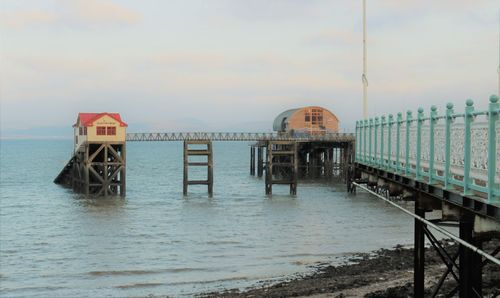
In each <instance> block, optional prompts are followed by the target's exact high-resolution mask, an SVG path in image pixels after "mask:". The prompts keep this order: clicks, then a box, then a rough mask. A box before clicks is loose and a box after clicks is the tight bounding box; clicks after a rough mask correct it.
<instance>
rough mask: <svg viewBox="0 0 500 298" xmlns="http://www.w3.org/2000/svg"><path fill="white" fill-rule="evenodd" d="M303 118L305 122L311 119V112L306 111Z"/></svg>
mask: <svg viewBox="0 0 500 298" xmlns="http://www.w3.org/2000/svg"><path fill="white" fill-rule="evenodd" d="M305 120H306V122H310V121H311V113H309V112H306V116H305Z"/></svg>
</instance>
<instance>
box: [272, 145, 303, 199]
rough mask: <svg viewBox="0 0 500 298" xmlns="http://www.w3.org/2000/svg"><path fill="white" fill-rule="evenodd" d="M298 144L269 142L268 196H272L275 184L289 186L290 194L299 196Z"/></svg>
mask: <svg viewBox="0 0 500 298" xmlns="http://www.w3.org/2000/svg"><path fill="white" fill-rule="evenodd" d="M297 172H298V162H297V143H296V142H294V141H269V143H268V145H267V168H266V194H267V195H272V193H273V184H289V185H290V194H291V195H296V194H297Z"/></svg>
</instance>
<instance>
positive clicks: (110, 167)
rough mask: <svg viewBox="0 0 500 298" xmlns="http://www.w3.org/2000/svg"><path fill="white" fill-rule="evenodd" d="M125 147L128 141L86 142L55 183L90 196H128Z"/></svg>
mask: <svg viewBox="0 0 500 298" xmlns="http://www.w3.org/2000/svg"><path fill="white" fill-rule="evenodd" d="M125 147H126V146H125V142H103V143H100V142H87V143H84V144H82V145H81V146H80V148H78V150H77V151H76V152H75V153H74V155H73V157H72V158H71V159H70V161H69V162H68V163H67V165H66V166H65V167H64V169H63V170H62V171H61V173H60V174H59V175H58V176H57V177H56V179H55V180H54V183H56V184H60V185H63V186H65V187H70V188H72V189H73V191H75V192H77V193H82V194H84V195H86V196H88V195H92V196H116V195H120V196H125V194H126V179H125V174H126V173H125V170H126V162H125V161H126V152H125Z"/></svg>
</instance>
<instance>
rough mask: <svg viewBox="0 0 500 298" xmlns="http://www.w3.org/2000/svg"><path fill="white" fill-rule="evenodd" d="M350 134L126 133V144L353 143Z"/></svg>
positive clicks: (352, 135) (352, 137)
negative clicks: (214, 142)
mask: <svg viewBox="0 0 500 298" xmlns="http://www.w3.org/2000/svg"><path fill="white" fill-rule="evenodd" d="M354 137H355V136H354V134H352V133H324V134H316V135H309V134H298V133H295V134H284V133H272V132H166V133H165V132H146V133H127V142H168V141H255V142H256V141H296V142H312V141H314V142H321V141H325V142H334V141H339V142H347V141H354Z"/></svg>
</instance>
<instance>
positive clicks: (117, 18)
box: [60, 0, 141, 24]
mask: <svg viewBox="0 0 500 298" xmlns="http://www.w3.org/2000/svg"><path fill="white" fill-rule="evenodd" d="M60 3H61V5H62V6H63V7H65V8H66V9H67V13H68V16H69V17H73V18H75V19H76V20H78V21H80V22H82V23H86V24H134V23H137V22H138V21H140V20H141V16H140V15H139V14H138V13H137V12H135V11H133V10H131V9H129V8H126V7H124V6H120V5H118V4H115V3H113V2H112V1H110V0H73V1H60Z"/></svg>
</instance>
